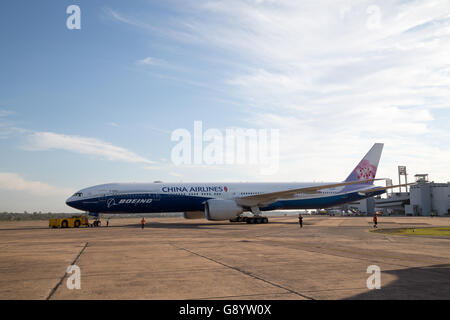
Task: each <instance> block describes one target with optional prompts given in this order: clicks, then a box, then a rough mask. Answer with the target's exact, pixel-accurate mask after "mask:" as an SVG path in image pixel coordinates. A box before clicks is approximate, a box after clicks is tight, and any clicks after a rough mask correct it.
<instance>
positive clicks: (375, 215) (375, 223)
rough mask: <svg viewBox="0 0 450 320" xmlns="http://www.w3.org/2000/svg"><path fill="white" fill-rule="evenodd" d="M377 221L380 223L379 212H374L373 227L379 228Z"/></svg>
mask: <svg viewBox="0 0 450 320" xmlns="http://www.w3.org/2000/svg"><path fill="white" fill-rule="evenodd" d="M377 223H378V219H377V214H374V215H373V227H374V228H378V227H377Z"/></svg>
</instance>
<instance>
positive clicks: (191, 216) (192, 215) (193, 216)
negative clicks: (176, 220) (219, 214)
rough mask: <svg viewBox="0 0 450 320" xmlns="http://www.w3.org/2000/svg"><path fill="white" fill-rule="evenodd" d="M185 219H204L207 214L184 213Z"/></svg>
mask: <svg viewBox="0 0 450 320" xmlns="http://www.w3.org/2000/svg"><path fill="white" fill-rule="evenodd" d="M183 217H184V218H185V219H203V218H205V212H203V211H189V212H183Z"/></svg>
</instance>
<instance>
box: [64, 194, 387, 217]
mask: <svg viewBox="0 0 450 320" xmlns="http://www.w3.org/2000/svg"><path fill="white" fill-rule="evenodd" d="M384 192H385V191H384V190H382V191H377V192H372V193H370V194H366V195H360V194H358V192H351V193H344V194H335V195H332V196H322V197H316V198H309V199H293V200H279V201H276V202H274V203H272V204H270V205H269V206H266V207H263V208H261V210H262V211H270V210H278V209H321V208H327V207H333V206H337V205H341V204H344V203H347V202H352V201H358V200H361V199H364V198H368V197H372V196H375V195H379V194H383V193H384ZM209 199H212V197H196V196H189V195H174V194H150V193H149V194H121V195H109V196H103V197H98V198H90V199H85V200H78V201H72V202H70V206H72V207H74V208H77V209H79V210H83V211H89V212H98V213H156V212H186V211H203V210H204V203H205V201H207V200H209ZM150 200H151V201H150Z"/></svg>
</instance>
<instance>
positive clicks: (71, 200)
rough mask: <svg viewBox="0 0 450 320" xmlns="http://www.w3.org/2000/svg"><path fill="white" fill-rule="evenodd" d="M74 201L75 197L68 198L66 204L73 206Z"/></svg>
mask: <svg viewBox="0 0 450 320" xmlns="http://www.w3.org/2000/svg"><path fill="white" fill-rule="evenodd" d="M72 203H73V197H69V198H67V200H66V205H68V206H69V207H72Z"/></svg>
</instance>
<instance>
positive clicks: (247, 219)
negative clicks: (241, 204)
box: [230, 207, 269, 224]
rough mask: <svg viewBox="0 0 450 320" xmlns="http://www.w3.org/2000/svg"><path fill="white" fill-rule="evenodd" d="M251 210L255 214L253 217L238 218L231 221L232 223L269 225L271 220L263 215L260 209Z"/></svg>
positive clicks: (253, 208)
mask: <svg viewBox="0 0 450 320" xmlns="http://www.w3.org/2000/svg"><path fill="white" fill-rule="evenodd" d="M250 210H251V211H252V213H253V216H252V217H242V216H238V217H236V218H233V219H230V222H247V223H248V224H261V223H269V219H268V218H267V217H263V216H262V215H261V211H260V210H259V208H258V207H252V208H251V209H250Z"/></svg>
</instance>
